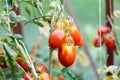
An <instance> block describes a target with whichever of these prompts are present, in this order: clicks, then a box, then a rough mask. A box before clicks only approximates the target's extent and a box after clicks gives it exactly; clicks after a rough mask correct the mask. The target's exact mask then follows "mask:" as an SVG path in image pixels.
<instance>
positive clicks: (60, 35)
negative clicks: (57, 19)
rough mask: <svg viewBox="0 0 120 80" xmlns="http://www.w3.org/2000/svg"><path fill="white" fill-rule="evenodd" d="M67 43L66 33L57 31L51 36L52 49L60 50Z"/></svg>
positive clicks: (50, 44)
mask: <svg viewBox="0 0 120 80" xmlns="http://www.w3.org/2000/svg"><path fill="white" fill-rule="evenodd" d="M65 42H66V34H65V32H64V31H62V30H59V29H56V30H54V31H53V32H52V33H51V34H50V36H49V46H50V48H60V47H61V46H62V44H63V43H65Z"/></svg>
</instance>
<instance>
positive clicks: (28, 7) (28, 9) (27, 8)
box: [25, 5, 31, 16]
mask: <svg viewBox="0 0 120 80" xmlns="http://www.w3.org/2000/svg"><path fill="white" fill-rule="evenodd" d="M25 10H26V12H27V13H28V14H29V16H30V15H31V11H30V5H27V6H26V7H25Z"/></svg>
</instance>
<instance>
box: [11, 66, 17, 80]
mask: <svg viewBox="0 0 120 80" xmlns="http://www.w3.org/2000/svg"><path fill="white" fill-rule="evenodd" d="M16 72H17V68H16V66H15V65H13V64H12V70H11V74H12V80H17V76H16Z"/></svg>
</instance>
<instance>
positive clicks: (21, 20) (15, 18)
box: [12, 15, 26, 22]
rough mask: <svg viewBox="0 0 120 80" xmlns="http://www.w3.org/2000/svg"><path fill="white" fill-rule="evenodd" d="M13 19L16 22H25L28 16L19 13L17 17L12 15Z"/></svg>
mask: <svg viewBox="0 0 120 80" xmlns="http://www.w3.org/2000/svg"><path fill="white" fill-rule="evenodd" d="M12 19H13V20H14V21H15V22H24V21H26V18H25V17H24V16H21V15H18V16H16V17H12Z"/></svg>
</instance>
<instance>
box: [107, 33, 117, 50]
mask: <svg viewBox="0 0 120 80" xmlns="http://www.w3.org/2000/svg"><path fill="white" fill-rule="evenodd" d="M114 42H115V38H114V36H111V35H110V36H108V37H107V38H106V42H105V44H106V47H107V48H108V49H109V50H115V48H116V45H115V43H114Z"/></svg>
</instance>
